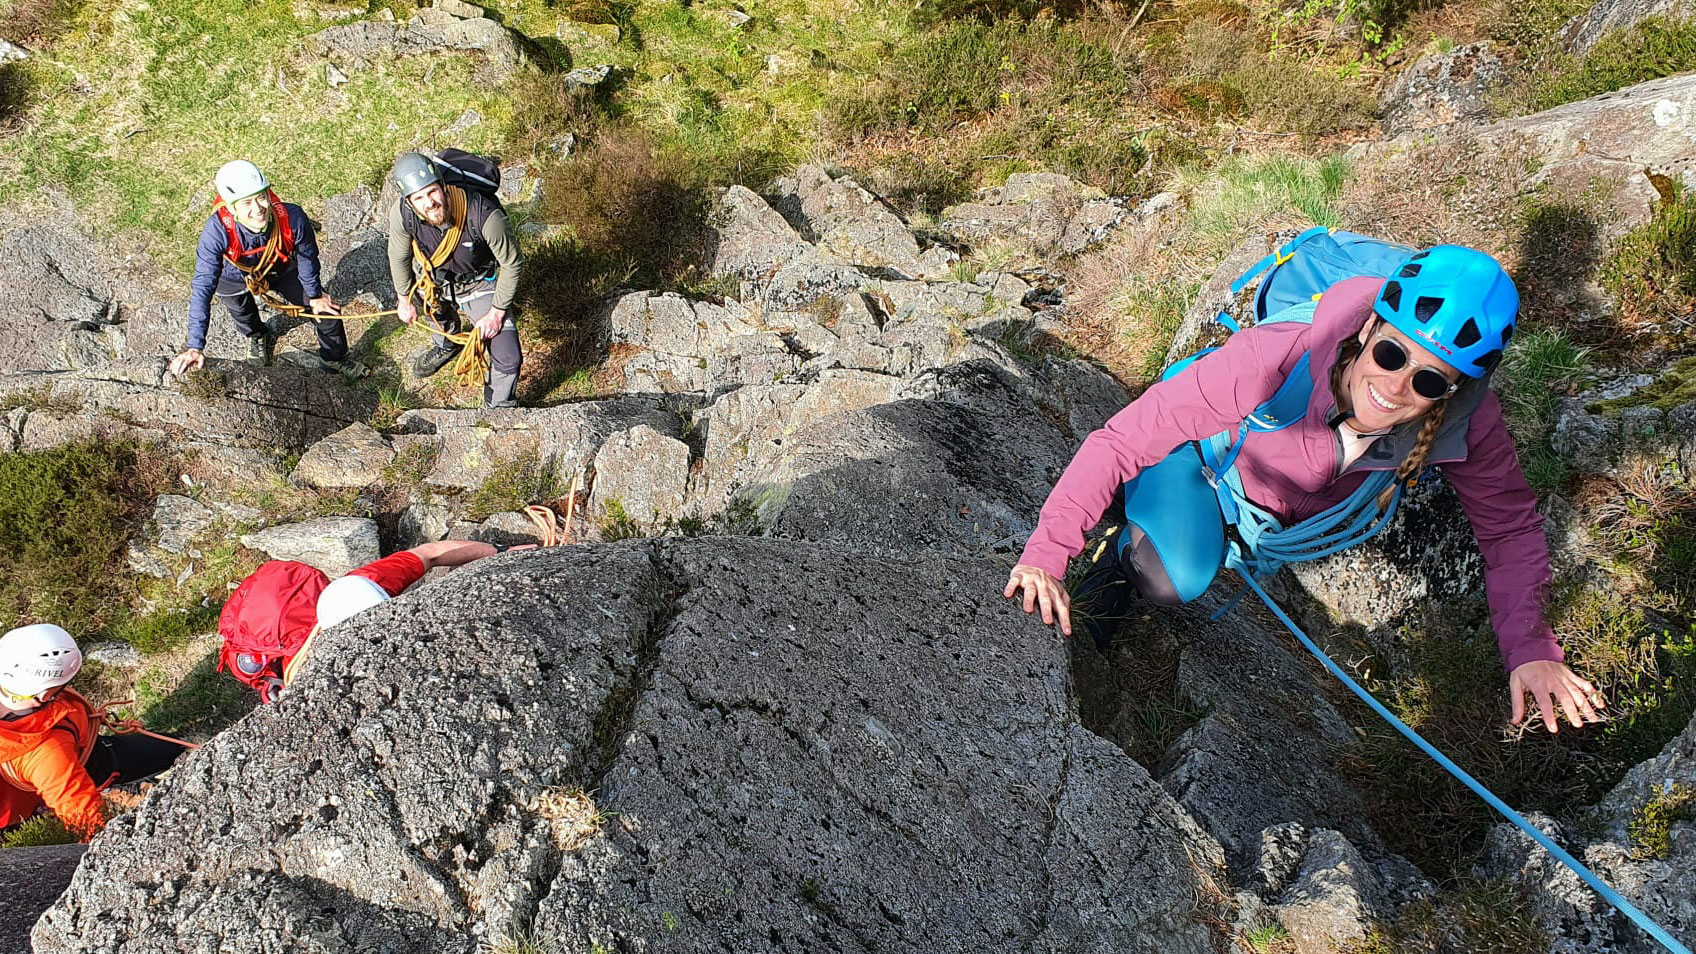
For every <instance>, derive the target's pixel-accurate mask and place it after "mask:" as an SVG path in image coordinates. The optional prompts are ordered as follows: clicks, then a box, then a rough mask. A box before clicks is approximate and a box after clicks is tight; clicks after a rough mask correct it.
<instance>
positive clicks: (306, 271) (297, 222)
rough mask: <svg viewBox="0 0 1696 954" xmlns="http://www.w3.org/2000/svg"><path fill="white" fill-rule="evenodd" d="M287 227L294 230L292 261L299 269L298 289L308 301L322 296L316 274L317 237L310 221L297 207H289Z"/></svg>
mask: <svg viewBox="0 0 1696 954" xmlns="http://www.w3.org/2000/svg"><path fill="white" fill-rule="evenodd" d="M289 227H290V228H292V229H293V230H294V260H295V267H296V268H297V269H299V271H298V274H299V275H300V288H301V290H302V291H304V292H306V298H307V300H308V301H310V300H312V299H314V298H317V297H319V296H321V295H323V294H324V285H323V281H322V279H321V278H320V277H319V274H318V235H317V233H316V232H314V231H313V230H312V220H311V219H308V218H307V217H306V213H305V212H303V211H301V209H300V207H299V206H290V207H289Z"/></svg>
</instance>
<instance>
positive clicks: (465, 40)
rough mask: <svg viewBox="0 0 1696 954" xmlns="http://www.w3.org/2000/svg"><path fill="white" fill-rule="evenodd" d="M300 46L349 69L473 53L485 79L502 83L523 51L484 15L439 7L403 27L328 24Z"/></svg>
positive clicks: (378, 22) (522, 59) (422, 12)
mask: <svg viewBox="0 0 1696 954" xmlns="http://www.w3.org/2000/svg"><path fill="white" fill-rule="evenodd" d="M306 48H307V49H308V50H311V51H312V52H314V53H317V54H319V55H322V56H326V57H329V58H330V59H331V61H332V62H335V63H338V64H341V65H342V66H344V67H346V68H347V69H349V70H352V69H356V68H358V67H360V66H363V65H365V64H366V63H367V62H368V61H371V60H376V59H385V58H393V57H401V56H428V55H432V54H441V53H477V54H479V55H480V56H482V57H483V59H484V61H485V62H486V64H487V65H486V67H485V69H484V74H485V78H486V79H488V80H489V81H491V82H493V83H499V82H502V81H504V80H506V79H507V78H508V77H509V76H511V75H512V74H513V73H514V72H516V71H517V70H518V68H519V66H521V65H522V64H523V63H524V62H525V55H524V49H523V47H522V46H521V45H520V44H519V41H518V39H517V38H516V37H514V36H513V34H512V32H511V31H509V30H508V29H507V28H506V27H504V26H502V25H501V24H499V23H497V22H495V21H494V20H491V19H489V18H487V17H473V18H469V19H464V18H461V17H458V16H455V15H454V14H452V13H450V12H448V11H446V10H441V9H436V8H427V9H423V10H419V11H418V12H417V13H415V14H414V15H413V16H412V18H411V19H410V20H408V21H407V22H406V23H405V24H400V23H389V22H384V21H381V20H360V21H358V22H355V23H348V24H344V25H341V26H333V27H330V28H329V29H327V30H324V31H322V32H320V33H316V34H314V35H312V36H310V37H308V38H307V40H306Z"/></svg>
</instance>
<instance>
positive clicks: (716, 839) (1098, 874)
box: [536, 540, 1216, 952]
mask: <svg viewBox="0 0 1696 954" xmlns="http://www.w3.org/2000/svg"><path fill="white" fill-rule="evenodd" d="M663 552H664V553H666V554H667V556H668V559H669V560H670V562H671V563H672V565H673V566H674V567H675V569H674V570H673V578H674V579H678V580H680V581H682V582H683V583H684V584H685V588H684V589H683V591H682V592H681V593H680V595H679V597H678V602H677V606H676V610H675V614H674V615H673V616H672V617H671V620H670V624H669V626H668V627H667V629H666V631H665V634H664V635H663V636H662V639H661V642H660V645H659V647H658V649H659V653H658V658H657V659H656V662H655V666H654V671H653V675H652V679H651V685H652V686H653V687H654V689H653V690H652V691H650V692H648V693H645V694H644V695H643V697H642V698H641V699H640V700H639V701H638V703H637V705H636V706H635V708H634V711H633V712H632V716H631V722H630V725H629V729H628V732H627V733H626V734H625V736H624V739H625V745H624V747H623V749H622V751H621V752H620V753H619V755H618V757H617V758H616V759H615V760H614V761H613V762H612V763H611V764H610V765H609V766H608V771H607V774H606V776H605V777H604V778H603V780H602V782H601V787H600V790H599V796H598V804H599V805H601V806H602V807H603V808H605V809H607V810H610V811H616V812H617V813H618V817H619V818H620V819H621V820H622V821H621V822H620V823H618V824H609V825H607V826H605V827H604V828H603V829H602V831H601V832H600V833H599V834H598V835H596V836H595V837H594V838H593V839H591V840H590V841H588V842H587V843H586V844H584V845H583V847H581V848H580V849H579V850H578V851H576V852H574V853H573V854H572V855H570V856H567V857H566V858H564V859H562V864H561V865H560V867H559V871H558V874H557V875H556V877H555V878H554V881H553V883H552V885H551V888H550V890H549V892H548V894H547V896H546V898H545V899H544V900H543V901H542V902H541V904H540V906H539V909H538V917H537V921H536V927H537V929H538V932H539V933H540V934H543V935H546V936H550V937H560V938H565V939H569V940H568V942H567V943H570V944H575V945H579V946H584V947H587V946H588V945H590V944H592V943H603V944H605V945H607V946H609V947H612V948H615V949H616V948H618V947H621V946H633V945H641V944H643V943H644V942H646V943H653V944H657V945H659V946H660V947H663V948H664V949H666V950H678V951H697V950H699V951H706V950H714V949H728V950H737V951H750V952H758V951H779V950H784V951H798V950H822V949H836V950H845V951H870V950H919V949H923V950H932V951H979V950H989V951H1025V950H1033V949H1035V950H1041V949H1048V948H1051V947H1059V948H1063V949H1066V950H1073V951H1110V950H1111V951H1175V952H1182V951H1202V950H1207V949H1208V943H1209V940H1208V938H1207V936H1206V932H1205V930H1201V929H1199V926H1197V925H1195V924H1193V923H1185V922H1186V920H1187V919H1186V917H1185V916H1183V915H1181V914H1179V910H1180V909H1187V906H1188V901H1187V900H1186V901H1182V902H1180V901H1177V897H1178V896H1179V895H1181V894H1182V891H1183V890H1185V889H1184V888H1180V887H1179V885H1187V887H1188V888H1189V889H1193V887H1194V885H1193V883H1192V882H1191V881H1190V879H1191V878H1192V877H1193V869H1192V868H1191V867H1190V864H1189V862H1188V861H1186V860H1185V855H1184V847H1185V846H1189V847H1190V848H1191V849H1192V850H1194V851H1196V852H1197V855H1196V858H1197V859H1198V863H1199V864H1201V865H1202V866H1203V868H1204V869H1205V867H1206V865H1207V864H1208V859H1210V858H1213V857H1216V856H1215V855H1213V853H1212V851H1211V849H1209V848H1208V846H1207V845H1206V843H1205V839H1204V838H1202V839H1198V838H1197V837H1196V836H1197V834H1198V833H1195V832H1194V831H1193V829H1190V828H1189V827H1188V826H1186V825H1185V824H1184V822H1183V820H1182V817H1181V814H1177V813H1173V812H1172V808H1171V803H1170V801H1169V799H1167V798H1165V797H1164V796H1163V795H1162V794H1161V793H1160V792H1159V790H1158V787H1156V786H1153V785H1150V784H1146V783H1144V782H1143V781H1142V779H1141V776H1142V773H1141V772H1140V771H1139V770H1138V769H1137V768H1136V767H1135V766H1134V764H1132V763H1129V762H1128V760H1126V759H1124V758H1123V756H1121V755H1119V754H1118V753H1117V752H1116V751H1115V750H1113V749H1112V748H1111V747H1110V746H1107V745H1104V744H1103V743H1102V742H1101V741H1100V740H1099V739H1095V738H1094V737H1093V736H1090V735H1089V734H1088V733H1085V732H1082V731H1081V730H1078V729H1077V727H1076V726H1075V724H1074V723H1073V722H1072V720H1071V717H1070V715H1069V708H1068V705H1067V701H1066V693H1065V684H1066V678H1067V677H1066V667H1065V663H1064V659H1063V654H1062V653H1061V652H1060V651H1059V647H1058V645H1057V644H1055V643H1052V642H1045V641H1042V640H1031V639H1029V636H1030V633H1029V632H1028V630H1026V627H1025V626H1024V625H1023V623H1024V621H1022V620H1019V619H1016V618H1014V617H1012V616H1011V615H1010V614H1007V613H1005V612H996V611H995V610H997V609H1001V607H994V608H992V607H989V606H986V605H985V604H984V602H983V599H982V595H981V594H982V592H983V591H984V588H985V587H988V588H990V589H993V587H994V585H995V583H996V582H997V581H998V580H999V578H1000V576H1001V575H1003V571H1002V570H1000V569H999V568H997V567H994V566H991V565H988V564H982V563H974V562H971V561H963V560H958V559H944V558H927V559H910V558H899V559H893V560H884V559H868V558H865V557H861V556H856V555H854V554H851V553H848V552H844V551H832V550H828V549H816V548H812V547H800V546H793V545H776V544H772V543H768V542H761V541H745V540H737V541H710V542H703V543H700V544H686V545H679V546H676V547H670V546H668V547H667V548H665V550H664V551H663ZM824 574H829V576H830V578H843V579H850V578H851V579H854V580H855V581H856V592H857V593H858V594H861V595H860V596H858V597H856V598H855V599H852V600H844V599H839V598H837V597H836V596H835V595H833V594H831V593H829V592H827V591H825V590H823V589H822V588H821V587H820V585H819V584H820V581H821V580H823V579H825V578H826V577H825V576H824ZM780 580H781V581H783V582H782V583H778V582H777V581H780ZM774 584H775V585H774ZM919 601H922V602H923V603H924V604H926V605H927V606H928V607H929V608H930V610H931V612H927V613H926V614H925V620H924V621H923V622H922V623H919V622H917V621H916V620H914V619H913V618H912V617H910V616H909V615H908V614H906V613H904V612H897V613H896V614H894V615H892V616H889V615H885V614H884V612H883V611H882V609H880V607H885V606H888V607H896V606H901V605H903V604H908V603H910V602H911V603H916V602H919ZM1012 700H1017V702H1016V703H1015V704H1014V705H1013V706H1012V707H1011V708H1009V707H1008V706H1007V705H1006V702H1008V701H1012ZM967 726H970V727H973V728H970V729H964V727H967ZM873 779H875V782H874V781H871V780H873ZM1097 846H1100V849H1099V850H1098V848H1097ZM1107 846H1112V847H1111V848H1108V847H1107ZM873 872H876V874H873ZM1156 872H1158V874H1156ZM1108 884H1112V885H1115V886H1116V887H1115V888H1113V889H1110V890H1103V888H1104V887H1105V886H1106V885H1108ZM1151 889H1152V892H1153V894H1154V895H1155V896H1154V897H1149V896H1148V895H1147V894H1145V892H1148V891H1150V890H1151Z"/></svg>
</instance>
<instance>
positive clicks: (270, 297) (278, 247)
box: [212, 189, 396, 323]
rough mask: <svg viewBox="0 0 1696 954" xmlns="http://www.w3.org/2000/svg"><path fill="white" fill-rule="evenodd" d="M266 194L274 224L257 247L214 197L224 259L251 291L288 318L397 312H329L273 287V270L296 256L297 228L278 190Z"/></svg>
mask: <svg viewBox="0 0 1696 954" xmlns="http://www.w3.org/2000/svg"><path fill="white" fill-rule="evenodd" d="M265 194H266V195H267V196H269V197H270V199H271V228H270V229H269V230H268V231H267V233H266V236H265V244H264V245H260V246H258V247H256V248H250V249H245V250H244V249H242V247H241V235H240V233H238V232H237V231H236V219H235V214H234V213H233V212H231V211H230V207H229V205H228V204H227V203H225V202H224V200H223V199H222V198H219V199H215V200H213V203H212V211H213V212H215V213H217V216H218V221H219V223H221V224H222V225H223V226H224V238H225V248H224V260H225V261H227V262H229V263H230V264H231V265H233V266H235V268H236V270H237V271H239V272H241V277H242V284H243V285H245V286H246V287H247V292H248V294H250V295H252V296H253V298H254V300H255V301H262V302H264V303H265V305H266V306H267V307H269V308H270V309H272V310H273V311H275V312H277V313H278V314H281V315H282V316H283V317H285V318H295V319H299V318H305V319H307V320H309V321H312V322H315V323H316V322H318V321H320V320H327V319H333V320H336V321H345V320H347V319H349V318H382V317H383V316H385V315H392V314H395V313H396V310H395V309H392V308H391V309H389V310H388V311H368V312H360V313H358V314H339V315H327V314H319V313H318V312H315V311H312V310H311V309H310V308H308V307H307V306H305V305H297V304H295V303H293V302H291V301H289V300H287V299H285V298H284V297H283V296H281V295H279V294H277V293H276V292H275V291H273V290H272V289H271V282H270V276H271V270H272V269H274V268H276V267H277V266H278V265H282V264H285V263H287V262H288V261H289V259H291V258H293V257H294V248H295V242H294V229H293V228H292V227H291V226H290V225H289V217H288V213H287V212H286V211H285V210H284V209H283V203H282V200H281V199H278V198H277V193H275V192H273V191H271V190H269V189H267V190H266V192H265ZM245 258H255V260H254V261H253V262H252V263H248V262H244V261H243V259H245Z"/></svg>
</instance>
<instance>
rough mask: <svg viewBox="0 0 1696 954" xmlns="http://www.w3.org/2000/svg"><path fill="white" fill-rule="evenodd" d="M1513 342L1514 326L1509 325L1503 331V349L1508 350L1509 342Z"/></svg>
mask: <svg viewBox="0 0 1696 954" xmlns="http://www.w3.org/2000/svg"><path fill="white" fill-rule="evenodd" d="M1512 340H1513V325H1508V326H1507V327H1506V328H1503V329H1502V347H1504V348H1506V347H1507V346H1508V342H1510V341H1512Z"/></svg>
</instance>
